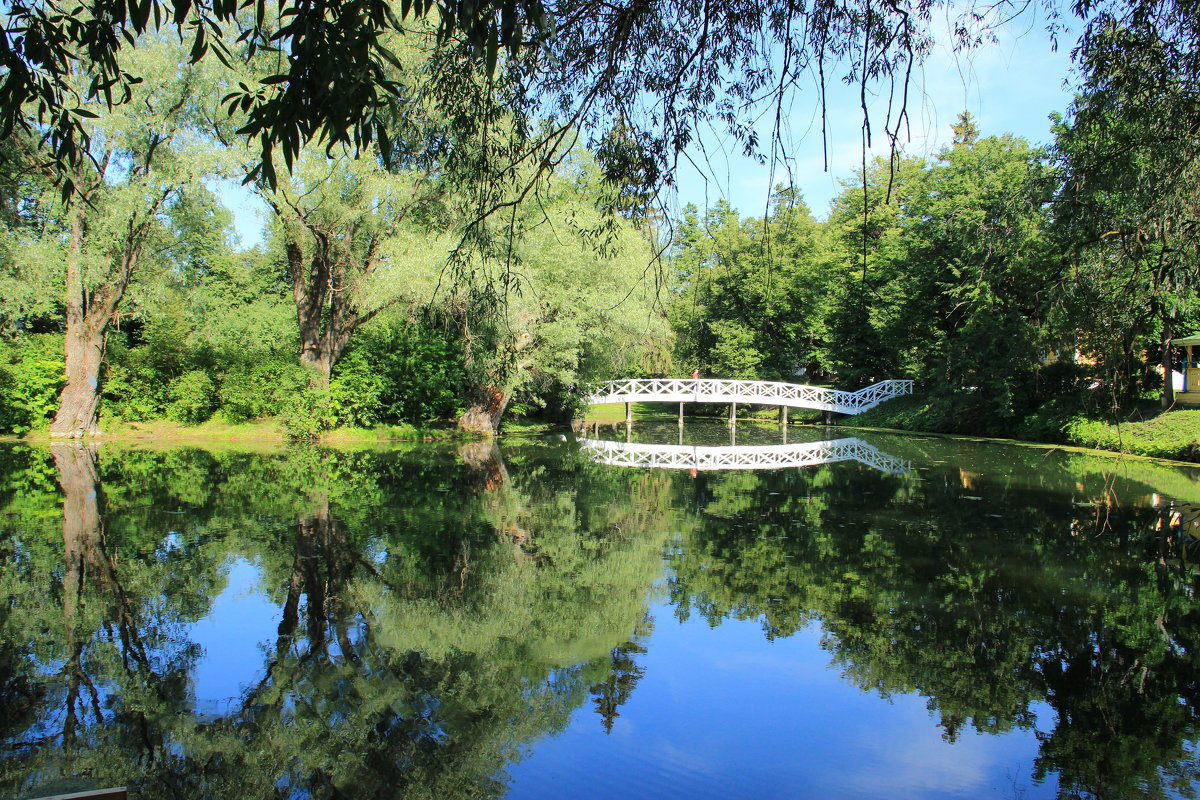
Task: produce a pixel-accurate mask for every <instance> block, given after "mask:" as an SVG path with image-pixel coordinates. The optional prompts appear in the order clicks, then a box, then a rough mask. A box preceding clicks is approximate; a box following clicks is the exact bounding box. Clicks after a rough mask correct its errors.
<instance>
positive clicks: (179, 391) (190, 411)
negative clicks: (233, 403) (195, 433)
mask: <svg viewBox="0 0 1200 800" xmlns="http://www.w3.org/2000/svg"><path fill="white" fill-rule="evenodd" d="M167 398H168V401H169V402H168V405H167V409H166V412H167V417H168V418H169V419H172V420H175V421H176V422H186V423H189V424H192V425H195V424H197V423H200V422H204V421H205V420H206V419H208V418H209V417H211V416H212V413H213V410H214V409H215V408H216V406H217V385H216V383H215V382H214V381H213V379H212V378H211V377H209V375H208V373H207V372H205V371H203V370H199V369H193V370H189V371H187V372H185V373H183V374H182V375H180V376H179V377H178V378H176V379H174V380H173V381H171V382H170V383H169V384H168V385H167Z"/></svg>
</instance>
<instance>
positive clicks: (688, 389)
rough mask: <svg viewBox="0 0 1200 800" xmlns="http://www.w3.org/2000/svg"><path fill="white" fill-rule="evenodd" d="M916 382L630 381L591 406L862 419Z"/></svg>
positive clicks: (593, 393)
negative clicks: (709, 406) (740, 409)
mask: <svg viewBox="0 0 1200 800" xmlns="http://www.w3.org/2000/svg"><path fill="white" fill-rule="evenodd" d="M912 390H913V382H912V381H910V380H887V381H880V382H879V383H876V384H873V385H871V386H868V387H866V388H865V389H859V390H858V391H857V392H847V391H843V390H841V389H827V388H825V387H823V386H809V385H808V384H803V383H783V382H781V381H738V380H723V379H721V378H626V379H623V380H616V381H608V382H607V383H602V384H599V385H597V386H594V387H592V388H591V390H590V391H589V393H588V395H587V397H586V398H585V400H586V402H587V403H588V404H589V405H598V404H601V403H646V402H651V403H652V402H669V403H750V404H759V405H773V406H789V407H794V408H815V409H819V410H822V411H836V412H837V413H839V414H859V413H861V412H863V411H866V410H867V409H870V408H874V407H875V406H877V405H879V404H880V403H882V402H883V401H884V400H890V399H891V398H893V397H899V396H900V395H903V394H912Z"/></svg>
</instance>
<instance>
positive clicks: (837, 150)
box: [222, 13, 1075, 246]
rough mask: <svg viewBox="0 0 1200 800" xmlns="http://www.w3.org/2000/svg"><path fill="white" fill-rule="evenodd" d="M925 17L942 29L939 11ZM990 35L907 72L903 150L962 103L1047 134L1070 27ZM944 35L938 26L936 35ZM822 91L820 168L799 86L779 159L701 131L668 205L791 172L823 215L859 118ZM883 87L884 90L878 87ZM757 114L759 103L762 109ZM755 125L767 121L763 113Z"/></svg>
mask: <svg viewBox="0 0 1200 800" xmlns="http://www.w3.org/2000/svg"><path fill="white" fill-rule="evenodd" d="M934 27H935V28H938V29H940V30H942V31H945V30H948V28H949V25H948V23H947V22H946V21H945V20H942V21H940V22H939V21H935V23H934ZM996 36H997V39H998V41H997V42H995V43H994V44H987V45H983V46H981V47H979V48H978V49H975V50H972V51H970V52H967V53H954V52H953V51H952V50H951V48H949V47H948V46H946V45H945V44H944V43H939V44H938V45H937V46H936V47H935V49H934V51H933V52H932V53H931V54H930V56H929V58H928V59H927V60H926V62H925V64H924V66H923V67H922V68H921V69H920V70H919V71H918V72H917V73H916V74H915V75H914V79H913V86H912V87H911V89H910V92H909V97H910V102H909V117H910V120H911V125H910V126H909V127H910V130H911V136H910V137H908V138H907V141H905V140H903V139H902V144H903V147H904V150H905V151H906V152H908V153H911V154H915V155H923V156H930V155H933V154H934V153H936V152H937V151H938V150H939V149H940V148H941V147H943V146H944V145H946V144H947V143H948V142H949V140H950V135H951V133H950V125H951V124H952V123H953V122H954V120H955V119H956V118H957V117H958V114H959V112H960V111H963V110H964V109H965V110H968V111H970V112H971V113H972V114H973V115H974V116H975V118H976V120H977V122H978V124H979V126H980V129H981V132H982V133H983V135H985V136H988V135H999V134H1002V133H1013V134H1016V135H1017V136H1022V137H1024V138H1026V139H1028V140H1029V141H1031V142H1034V143H1040V144H1048V143H1049V142H1050V139H1051V136H1050V120H1049V117H1050V114H1051V113H1053V112H1056V111H1057V112H1060V113H1061V112H1064V111H1066V109H1067V104H1068V103H1069V102H1070V99H1071V90H1070V89H1069V88H1068V85H1067V82H1068V81H1069V78H1070V68H1071V59H1070V50H1071V48H1072V47H1073V46H1074V44H1075V39H1074V36H1072V35H1067V34H1060V35H1059V39H1058V47H1057V50H1055V49H1054V47H1053V46H1052V42H1051V39H1050V37H1049V35H1048V34H1047V33H1046V32H1045V21H1044V20H1043V19H1041V18H1040V17H1037V16H1035V15H1033V14H1032V13H1030V14H1027V15H1025V16H1022V17H1021V18H1020V19H1019V20H1018V21H1017V23H1016V24H1009V25H1007V26H1004V27H1002V28H1000V29H999V30H997V31H996ZM940 38H941V39H942V40H945V39H948V38H949V37H948V36H946V35H945V34H944V33H943V35H942V36H941V37H940ZM830 83H831V85H830V87H829V91H828V95H827V106H828V114H827V127H828V137H829V170H828V172H826V171H824V166H823V156H822V147H821V121H820V118H819V116H818V95H817V92H816V91H815V88H814V90H811V91H807V92H803V93H801V94H799V95H798V96H797V97H796V98H795V99H794V102H793V103H792V104H791V108H790V109H789V114H788V116H787V119H786V123H785V124H786V127H787V130H786V131H785V138H786V139H787V141H788V155H789V156H790V157H789V158H788V160H787V162H786V163H780V162H777V163H776V164H775V171H774V176H773V177H772V173H771V169H770V166H769V165H767V166H761V165H759V164H757V163H755V162H754V161H752V160H751V159H748V158H743V157H740V156H738V155H735V154H733V153H730V154H729V156H728V157H727V156H726V155H725V154H723V152H722V151H723V150H725V151H729V150H732V151H736V150H737V149H738V148H737V147H736V146H734V145H732V144H731V143H729V142H723V141H722V140H721V138H720V137H719V136H715V135H709V136H707V137H705V138H704V142H705V145H706V155H705V154H702V153H701V152H700V151H699V149H697V148H692V149H691V150H690V151H689V152H688V156H690V158H691V160H692V161H694V162H696V163H698V164H699V165H700V166H701V167H702V168H703V170H704V173H703V174H702V173H701V172H699V171H698V170H697V169H695V168H694V167H692V166H691V165H689V164H687V163H686V162H685V161H684V160H681V163H680V170H679V175H678V185H677V190H675V191H668V192H666V193H665V194H664V196H663V199H664V201H665V203H666V205H667V208H668V210H670V211H672V212H675V213H677V212H678V211H679V210H680V209H682V208H683V206H684V205H686V204H687V203H693V204H695V205H696V206H698V207H700V208H706V207H708V206H711V205H712V204H714V203H716V202H717V201H718V200H720V199H726V200H728V201H729V202H730V203H731V204H732V205H733V207H734V208H736V209H737V210H738V211H739V212H741V214H742V215H743V216H761V215H762V214H763V212H764V210H765V208H766V203H767V199H768V197H769V194H770V191H769V190H770V187H771V185H772V184H773V183H778V182H784V183H786V182H787V178H788V173H789V169H790V172H791V176H792V180H793V181H794V183H795V185H796V186H798V187H799V188H800V189H801V191H802V192H803V193H804V197H805V200H806V201H807V203H808V205H809V208H811V209H812V211H813V214H814V215H815V216H816V217H817V218H819V219H823V218H824V217H825V216H826V214H827V212H828V208H829V201H830V200H831V199H832V198H833V197H834V196H835V195H837V194H838V193H839V192H840V191H841V184H840V183H839V181H840V180H842V179H846V178H849V177H850V176H851V175H852V173H853V171H854V170H855V169H856V168H857V167H858V166H859V165H860V163H861V159H862V149H861V125H862V113H861V110H860V108H859V97H858V89H857V87H846V86H844V85H842V84H840V83H838V82H836V80H831V81H830ZM880 91H884V90H880ZM886 108H887V96H886V94H879V93H878V92H877V95H876V97H875V99H874V102H873V103H872V104H871V113H872V120H871V124H872V127H873V129H874V130H875V131H876V133H877V135H876V137H875V139H874V142H873V145H874V147H873V149H872V151H871V153H872V154H878V155H886V153H887V143H886V140H885V139H884V138H883V136H882V135H878V134H881V132H882V131H881V129H882V123H883V115H884V113H885V111H886ZM764 115H765V111H764ZM763 126H764V127H763V128H762V130H761V133H762V134H763V135H764V137H765V134H766V133H767V131H768V130H769V127H768V126H769V121H768V118H766V117H765V116H764V122H763ZM222 195H223V197H224V198H225V201H226V203H227V204H228V205H229V206H230V208H232V209H233V210H234V216H235V222H234V225H235V228H236V230H237V233H238V236H239V238H240V239H241V241H242V244H243V245H245V246H253V245H254V244H257V243H258V242H260V241H261V232H262V224H263V222H262V217H261V211H262V204H261V203H260V202H259V201H257V200H256V199H255V198H253V197H252V196H251V195H250V193H249V192H247V191H246V190H245V189H243V188H242V187H240V186H236V185H233V184H230V185H228V186H226V187H224V189H223V190H222Z"/></svg>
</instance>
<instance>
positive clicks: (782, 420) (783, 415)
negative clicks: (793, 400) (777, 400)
mask: <svg viewBox="0 0 1200 800" xmlns="http://www.w3.org/2000/svg"><path fill="white" fill-rule="evenodd" d="M779 424H780V425H782V426H783V427H785V428H786V427H787V406H780V407H779Z"/></svg>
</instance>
